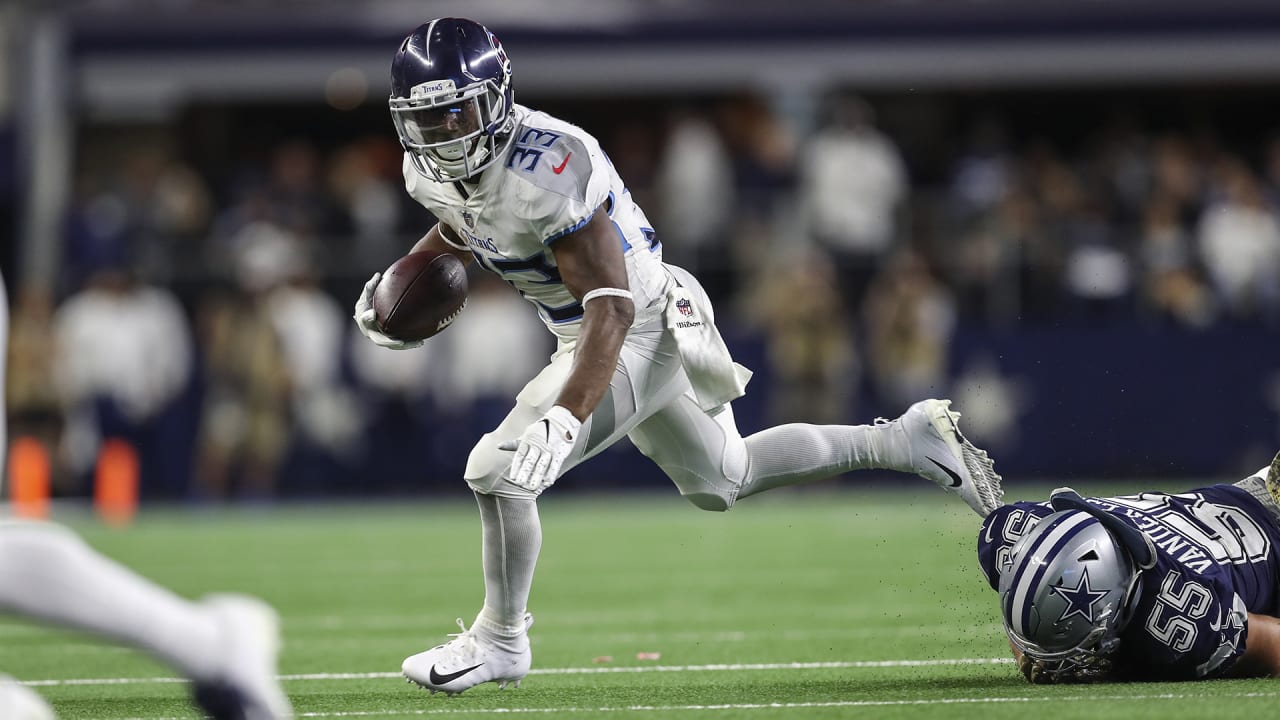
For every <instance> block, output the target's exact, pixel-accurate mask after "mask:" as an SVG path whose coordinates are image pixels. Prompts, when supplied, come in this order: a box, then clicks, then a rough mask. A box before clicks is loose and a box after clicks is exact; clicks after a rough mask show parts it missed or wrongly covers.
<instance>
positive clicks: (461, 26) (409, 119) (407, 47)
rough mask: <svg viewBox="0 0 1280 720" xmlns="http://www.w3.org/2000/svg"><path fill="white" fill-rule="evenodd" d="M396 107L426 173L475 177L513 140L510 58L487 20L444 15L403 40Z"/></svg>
mask: <svg viewBox="0 0 1280 720" xmlns="http://www.w3.org/2000/svg"><path fill="white" fill-rule="evenodd" d="M390 106H391V118H392V120H393V121H394V122H395V125H396V132H397V133H399V135H400V144H401V145H403V146H404V149H405V150H406V151H407V152H408V153H409V158H410V159H411V160H412V162H413V166H414V168H415V169H417V171H418V172H419V173H421V174H422V175H423V176H425V177H427V178H430V179H432V180H436V181H438V182H450V181H453V180H463V179H466V178H470V177H472V176H474V175H476V174H478V173H479V172H480V171H482V170H484V169H485V168H487V167H489V165H491V164H493V163H494V162H495V161H496V160H497V159H498V158H499V157H501V155H502V153H503V151H504V150H506V148H507V146H508V145H509V144H510V142H511V134H512V133H511V131H512V126H513V124H514V120H513V114H512V108H513V101H512V93H511V61H510V60H508V59H507V53H506V52H504V51H503V49H502V44H501V43H499V42H498V38H496V37H494V34H493V33H491V32H489V31H488V30H487V29H486V28H485V27H484V26H483V25H481V24H480V23H477V22H475V21H472V20H465V19H462V18H437V19H435V20H432V21H431V22H429V23H426V24H425V25H421V26H419V27H418V29H416V30H414V31H413V32H412V33H411V34H410V35H409V36H408V37H406V38H405V39H404V42H402V43H400V49H399V50H397V51H396V56H395V59H393V60H392V61H391V99H390Z"/></svg>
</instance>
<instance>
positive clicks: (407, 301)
mask: <svg viewBox="0 0 1280 720" xmlns="http://www.w3.org/2000/svg"><path fill="white" fill-rule="evenodd" d="M466 305H467V269H466V268H465V267H463V265H462V261H461V260H458V258H456V257H454V256H453V255H451V254H449V253H447V252H438V251H435V250H420V251H418V252H412V253H409V254H408V255H405V256H404V257H402V258H400V259H399V260H397V261H395V262H394V263H392V265H391V267H389V268H387V270H386V272H384V273H383V274H382V279H381V280H380V281H378V286H377V287H376V288H375V289H374V291H373V310H374V312H375V313H377V317H378V326H379V328H380V329H381V330H382V332H384V333H386V334H387V335H389V336H391V337H393V338H396V339H397V340H425V339H427V338H429V337H431V336H432V335H435V334H436V333H438V332H440V331H441V330H443V329H445V328H447V327H449V323H451V322H453V320H454V318H456V317H458V313H460V312H462V308H464V307H466Z"/></svg>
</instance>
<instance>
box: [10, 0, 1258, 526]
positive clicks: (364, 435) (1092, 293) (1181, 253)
mask: <svg viewBox="0 0 1280 720" xmlns="http://www.w3.org/2000/svg"><path fill="white" fill-rule="evenodd" d="M449 14H453V15H462V16H467V17H474V18H476V19H478V20H480V21H482V22H484V23H486V24H488V25H489V26H490V28H491V29H493V30H494V31H495V33H496V34H497V35H498V36H499V37H500V38H501V39H502V41H503V43H504V45H505V46H506V48H507V50H508V52H509V53H510V55H511V57H512V60H513V64H514V71H515V88H516V97H517V100H518V101H519V102H522V103H525V104H528V105H531V106H534V107H537V108H539V109H544V110H548V111H551V112H553V113H557V114H561V115H562V116H564V117H566V118H567V119H569V120H571V121H573V122H576V123H578V124H580V125H582V126H583V127H585V128H586V129H588V130H589V131H591V132H592V133H593V134H595V135H596V136H597V137H598V138H599V139H600V140H601V142H602V144H603V146H604V147H605V149H606V151H607V152H608V153H609V154H610V156H611V158H612V160H613V161H614V162H615V164H616V165H617V166H618V167H619V169H620V171H621V173H622V175H623V177H624V179H625V180H626V181H627V182H628V183H629V184H630V188H631V190H632V192H633V194H634V195H635V196H636V198H637V199H638V201H639V202H640V203H641V205H642V207H644V208H645V209H646V210H647V212H648V214H649V216H650V219H651V220H652V221H653V222H654V224H655V226H656V227H657V229H658V235H659V239H660V240H662V242H663V245H664V251H665V253H666V256H667V258H668V259H669V260H671V261H673V262H677V263H682V264H685V265H686V266H688V267H690V269H692V270H694V271H695V272H696V273H698V274H699V276H700V277H702V278H703V279H704V281H705V283H706V284H707V286H708V289H709V290H710V291H711V292H712V294H713V295H714V296H715V299H716V300H717V304H718V305H717V306H718V312H719V322H720V323H721V325H722V326H723V328H724V330H725V332H726V334H727V336H728V339H729V341H730V344H731V345H732V347H733V350H734V352H735V355H737V356H738V357H739V359H740V360H741V361H742V362H743V363H744V364H746V365H748V366H750V367H752V368H753V369H754V370H755V371H756V373H757V374H756V378H755V380H754V381H753V382H752V385H751V388H750V390H749V393H748V395H747V397H746V398H744V399H742V400H741V401H739V402H737V403H735V407H736V408H737V412H738V418H739V424H740V426H741V427H742V428H743V430H744V432H750V431H752V430H755V429H758V428H761V427H764V426H767V425H771V424H774V423H777V422H783V421H789V420H797V419H802V420H808V421H813V422H867V421H870V420H871V419H872V418H874V417H876V416H878V415H884V416H890V417H892V416H895V415H897V414H898V413H899V412H901V410H902V409H904V408H905V407H906V406H907V405H908V404H909V403H910V402H912V401H913V400H915V399H918V398H921V397H925V396H947V397H952V398H955V399H956V402H957V406H958V407H959V409H961V411H962V412H964V413H965V423H966V425H965V427H966V429H967V430H968V432H969V433H970V435H971V436H972V438H973V439H974V440H975V442H977V443H978V444H980V445H982V446H984V447H986V448H988V449H989V450H990V451H991V452H992V454H993V456H995V458H996V460H997V467H998V469H1000V470H1001V471H1002V472H1003V473H1004V475H1005V478H1006V482H1007V485H1008V486H1010V487H1016V486H1017V485H1018V484H1019V483H1021V482H1023V481H1026V480H1033V479H1042V480H1061V479H1074V478H1081V477H1089V478H1113V479H1119V478H1133V477H1154V476H1159V477H1161V478H1170V477H1175V478H1182V477H1185V478H1206V477H1214V478H1218V477H1238V476H1240V475H1242V474H1243V473H1244V472H1246V471H1252V470H1254V469H1256V468H1257V467H1259V466H1261V465H1263V464H1264V463H1265V462H1266V461H1267V460H1268V459H1269V458H1270V456H1271V455H1272V454H1273V453H1274V452H1275V450H1276V449H1277V448H1278V447H1280V220H1278V218H1277V214H1276V213H1277V207H1278V206H1277V202H1280V132H1277V131H1280V113H1277V110H1278V109H1280V42H1277V40H1280V7H1277V6H1275V5H1274V4H1273V3H1267V2H1244V1H1243V0H1222V1H1220V2H1215V3H1199V2H1170V1H1168V0H1166V1H1164V2H1148V1H1146V0H1125V1H1123V2H1105V3H1104V2H1082V3H1020V2H1009V1H1007V0H991V1H989V2H962V3H945V2H932V1H929V0H919V1H916V2H888V1H876V0H867V1H865V2H857V3H837V2H817V1H815V0H798V1H797V2H792V3H787V4H786V9H785V10H783V9H781V8H779V6H778V4H777V3H774V2H756V1H755V0H737V1H735V2H720V1H718V0H717V1H707V2H674V1H668V2H660V1H656V0H654V1H640V0H614V1H611V2H607V3H601V2H588V1H587V0H555V1H553V0H543V1H537V2H535V1H529V0H524V1H522V2H504V1H501V0H494V1H483V0H478V1H474V2H448V1H446V2H398V1H394V0H389V1H383V2H366V3H341V2H321V1H319V0H313V1H311V2H291V1H281V2H265V1H263V2H249V1H246V2H202V1H199V0H166V1H156V2H146V1H143V0H137V1H133V2H130V1H127V0H118V1H114V2H108V1H105V0H104V1H100V2H96V1H86V2H60V1H54V2H17V3H8V4H6V5H4V7H3V8H0V41H2V42H3V48H2V52H3V55H2V56H0V57H3V59H4V62H3V67H4V68H5V72H4V73H3V75H0V219H3V221H4V222H3V226H2V227H3V228H4V229H3V232H4V233H5V235H4V236H3V238H2V239H3V244H2V246H0V265H2V267H3V271H4V274H5V277H6V279H7V281H8V285H9V287H8V290H9V293H10V300H11V307H12V310H13V318H12V322H13V326H12V333H11V339H10V348H9V370H8V377H7V388H8V393H9V408H8V412H9V420H10V423H9V431H10V436H11V438H19V437H27V438H34V439H37V440H38V441H39V442H40V443H41V444H42V445H43V446H44V447H47V448H48V449H49V452H50V455H51V457H52V458H53V467H54V480H55V489H54V492H55V494H56V495H57V496H59V497H82V496H85V495H87V494H89V492H90V484H91V480H90V478H91V477H92V475H93V469H94V465H95V463H96V462H97V459H98V457H99V451H100V448H101V447H102V446H103V441H104V440H106V439H110V438H123V439H124V440H126V441H127V442H128V443H129V444H130V445H132V446H133V447H134V448H136V449H137V451H138V454H139V458H140V460H141V468H142V491H143V494H144V497H146V498H148V499H160V500H177V501H183V502H192V503H219V502H224V501H231V502H240V501H255V502H261V501H268V500H273V499H276V498H297V497H308V498H312V497H351V496H365V495H371V496H391V495H395V496H398V495H406V494H414V495H422V494H436V493H439V494H461V493H463V492H464V488H463V486H462V484H461V483H460V481H459V479H458V478H459V476H460V473H461V469H462V466H463V463H464V461H465V455H466V452H465V450H466V448H468V447H470V445H471V443H472V442H473V440H474V438H475V437H476V436H477V435H478V434H480V433H481V432H483V431H484V430H485V429H487V428H489V427H491V426H492V425H493V424H494V423H495V421H496V419H497V418H499V417H501V416H502V414H503V413H504V412H505V410H506V407H507V403H509V402H510V399H511V398H512V397H513V395H514V391H515V389H517V388H519V387H520V386H521V385H522V384H523V382H524V380H525V379H527V378H528V377H530V376H532V374H533V373H534V372H536V370H537V369H538V368H540V367H541V365H542V363H543V361H544V359H545V356H546V355H547V354H549V352H550V349H551V348H550V346H549V339H548V338H545V337H543V335H544V334H545V333H542V331H541V330H540V328H539V327H537V324H536V320H535V319H534V317H533V314H532V313H531V312H530V311H529V309H528V308H526V307H524V306H523V304H522V303H521V302H520V301H519V300H518V299H516V298H514V296H513V294H512V293H510V292H509V291H507V290H505V288H502V287H501V286H499V287H498V288H497V289H496V290H495V289H494V288H493V286H492V283H491V282H486V281H484V280H482V279H480V278H475V280H474V288H473V294H472V298H471V306H470V307H469V309H468V310H467V312H466V313H464V315H463V317H462V318H461V319H460V321H459V322H458V324H457V325H456V326H455V327H453V328H451V329H450V330H449V332H447V333H445V334H443V335H441V336H440V337H439V338H436V339H435V340H433V341H432V342H430V343H428V346H427V347H425V348H424V349H422V350H418V351H413V352H407V353H393V352H390V351H382V350H380V349H378V348H376V347H373V346H372V345H371V344H370V343H367V342H365V341H363V340H362V339H361V338H360V337H359V336H358V334H357V332H356V330H355V328H354V325H353V323H351V322H350V321H349V315H350V307H351V305H352V304H353V302H354V300H355V298H356V296H357V294H358V292H359V288H360V286H361V284H362V283H363V282H364V281H365V279H366V278H367V277H368V276H369V275H370V274H371V273H372V272H374V271H375V270H378V269H380V268H383V267H385V266H386V265H387V264H389V263H390V262H391V261H392V260H393V259H394V258H396V257H397V256H398V255H399V254H401V253H402V252H403V251H404V250H405V249H406V248H407V247H408V246H409V245H410V244H411V243H412V242H413V241H414V240H415V239H416V238H417V237H418V236H419V235H420V234H421V233H422V232H423V231H425V230H426V229H427V228H428V227H430V223H431V222H432V220H431V218H430V217H429V216H427V215H426V213H425V211H423V210H422V209H421V208H419V207H417V206H416V205H414V204H413V203H412V201H411V200H410V199H409V198H408V197H407V196H406V195H405V193H404V192H403V189H402V183H401V180H400V178H399V153H398V146H397V144H396V139H395V136H394V131H393V128H392V126H391V123H390V120H389V117H388V114H387V111H386V103H385V98H386V95H387V92H388V79H387V75H388V67H389V62H390V57H391V53H392V51H393V50H394V48H395V46H396V43H397V42H398V41H399V39H400V38H401V37H402V36H403V35H404V34H406V33H407V32H408V31H409V30H411V29H412V28H413V27H414V26H416V25H417V24H418V23H420V22H422V21H424V20H426V19H427V18H428V17H430V16H436V15H449ZM623 445H624V446H622V447H619V448H616V449H614V450H611V451H610V452H608V453H605V454H604V455H603V456H601V457H600V458H598V459H596V460H594V461H592V462H591V463H588V464H586V465H585V466H583V467H581V468H578V469H577V470H575V471H574V472H573V473H571V475H570V476H569V477H567V478H566V479H565V480H564V481H563V482H562V483H561V485H562V486H563V487H561V488H558V489H557V491H556V492H572V491H573V490H574V489H579V490H580V489H583V488H591V489H615V488H618V489H620V488H640V487H646V488H647V487H662V486H664V485H665V484H666V483H667V481H666V480H665V479H664V478H663V477H662V476H661V475H660V473H659V472H658V471H657V470H656V468H654V467H652V466H651V465H650V464H649V463H647V461H644V460H643V458H641V457H640V456H639V455H638V454H637V453H636V452H635V451H634V450H633V449H631V448H630V447H629V446H625V444H623Z"/></svg>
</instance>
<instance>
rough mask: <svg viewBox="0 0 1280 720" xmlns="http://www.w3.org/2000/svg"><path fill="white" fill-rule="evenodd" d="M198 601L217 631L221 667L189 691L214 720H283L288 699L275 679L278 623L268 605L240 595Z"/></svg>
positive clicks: (288, 713)
mask: <svg viewBox="0 0 1280 720" xmlns="http://www.w3.org/2000/svg"><path fill="white" fill-rule="evenodd" d="M203 605H204V607H205V608H207V609H208V611H209V612H210V613H211V614H212V615H213V617H214V619H215V620H216V622H217V623H218V624H219V626H220V629H221V634H220V637H221V638H222V640H223V645H222V647H221V653H220V658H219V662H218V663H217V665H218V666H219V668H220V670H219V671H218V672H217V673H215V674H214V675H212V676H211V677H204V678H197V679H196V682H195V687H194V689H193V694H194V698H195V702H196V705H198V706H200V708H201V709H202V710H204V712H205V713H207V714H208V716H209V717H212V718H214V720H288V718H292V717H293V708H292V707H291V706H290V705H289V699H288V698H287V697H285V694H284V691H282V690H281V689H280V684H279V682H277V680H276V656H277V655H278V654H279V652H280V621H279V619H278V617H277V616H276V613H275V611H274V610H272V609H271V607H270V606H269V605H267V604H266V603H264V602H262V601H261V600H257V599H255V598H251V597H247V596H241V595H211V596H209V597H208V598H205V600H204V602H203Z"/></svg>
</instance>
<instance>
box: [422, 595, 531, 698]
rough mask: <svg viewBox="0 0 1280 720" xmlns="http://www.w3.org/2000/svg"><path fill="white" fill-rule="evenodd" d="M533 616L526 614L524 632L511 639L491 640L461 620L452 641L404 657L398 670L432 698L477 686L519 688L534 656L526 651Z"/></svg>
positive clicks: (473, 626) (492, 638)
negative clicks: (432, 696)
mask: <svg viewBox="0 0 1280 720" xmlns="http://www.w3.org/2000/svg"><path fill="white" fill-rule="evenodd" d="M532 624H533V616H532V615H525V618H524V632H523V633H522V634H520V635H518V636H516V637H513V638H494V637H489V636H486V635H484V634H483V633H481V632H478V631H477V629H476V627H475V625H474V624H473V625H472V626H471V629H470V630H468V629H467V627H466V625H465V624H464V623H463V622H462V620H461V619H459V620H458V627H459V628H461V630H462V632H459V633H454V635H453V639H452V640H450V641H449V642H446V643H444V644H441V645H437V646H435V647H433V648H431V649H430V650H427V651H425V652H420V653H418V654H417V655H411V656H409V657H407V658H405V660H404V663H403V664H401V666H400V670H401V672H402V673H403V674H404V676H405V679H407V680H408V681H409V682H412V683H415V684H417V685H418V686H419V687H420V688H422V689H424V690H429V691H430V692H431V694H432V695H434V694H436V693H437V692H442V693H444V694H446V695H457V694H459V693H461V692H463V691H465V690H469V689H471V688H473V687H475V686H476V685H482V684H484V683H487V682H496V683H498V689H499V690H505V689H506V688H507V687H508V686H510V687H512V688H518V687H520V681H521V680H523V679H524V677H525V675H528V674H529V666H530V665H531V664H532V661H533V653H532V652H530V650H529V626H530V625H532Z"/></svg>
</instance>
